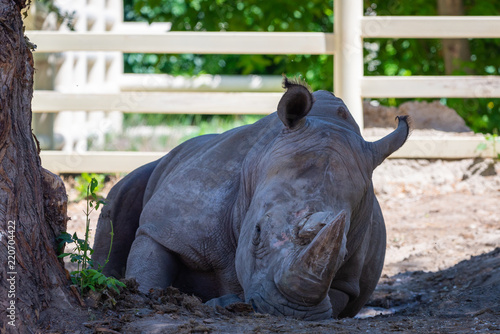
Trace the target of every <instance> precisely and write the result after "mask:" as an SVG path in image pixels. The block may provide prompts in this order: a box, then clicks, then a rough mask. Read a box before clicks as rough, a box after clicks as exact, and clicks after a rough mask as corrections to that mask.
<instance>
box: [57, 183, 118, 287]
mask: <svg viewBox="0 0 500 334" xmlns="http://www.w3.org/2000/svg"><path fill="white" fill-rule="evenodd" d="M98 186H99V182H98V181H97V180H96V179H95V178H91V180H90V182H89V184H88V185H87V189H86V199H87V207H86V210H85V211H84V213H85V216H86V222H85V238H84V239H80V238H79V237H78V236H77V234H76V232H75V233H74V234H73V235H71V234H69V233H67V232H65V233H63V234H61V235H60V236H59V237H58V240H59V241H60V242H59V249H63V248H64V246H65V244H68V245H69V244H74V245H75V247H74V249H73V251H72V252H70V253H63V254H61V255H59V257H60V258H64V257H69V259H70V261H71V262H72V263H76V264H77V270H74V271H72V272H71V273H70V277H71V281H72V282H73V284H75V285H77V286H79V287H80V293H81V294H82V295H83V294H84V293H85V292H86V291H88V290H92V291H103V290H105V289H113V290H114V291H116V292H117V293H119V292H120V291H119V289H118V287H119V286H121V287H125V284H123V283H122V282H120V281H119V280H117V279H116V278H114V277H107V276H106V275H104V274H103V273H102V271H103V270H104V267H105V266H106V264H107V263H108V261H109V256H110V254H111V248H112V247H113V236H114V233H113V223H111V222H110V224H111V233H110V235H111V242H110V245H109V252H108V256H107V258H106V261H105V263H104V265H98V267H97V269H95V266H94V263H93V261H92V259H91V256H92V253H93V252H94V250H93V249H92V248H91V247H90V245H89V234H90V214H91V213H92V212H93V211H94V210H97V209H99V207H100V206H101V205H104V204H105V203H104V201H103V200H102V199H99V198H98V197H97V195H96V190H97V189H98Z"/></svg>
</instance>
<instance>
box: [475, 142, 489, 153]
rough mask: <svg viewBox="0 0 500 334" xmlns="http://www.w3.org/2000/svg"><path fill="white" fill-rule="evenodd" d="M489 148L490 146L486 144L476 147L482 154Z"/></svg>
mask: <svg viewBox="0 0 500 334" xmlns="http://www.w3.org/2000/svg"><path fill="white" fill-rule="evenodd" d="M487 148H488V145H487V144H486V143H479V145H477V147H476V151H477V152H482V151H484V150H486V149H487Z"/></svg>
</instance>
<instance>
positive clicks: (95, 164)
mask: <svg viewBox="0 0 500 334" xmlns="http://www.w3.org/2000/svg"><path fill="white" fill-rule="evenodd" d="M366 139H367V140H368V141H375V140H377V139H379V138H366ZM486 143H487V142H486V140H485V139H484V138H482V137H480V136H474V137H469V136H464V137H462V136H446V135H444V136H442V137H413V138H412V137H410V139H409V140H408V142H406V143H405V145H404V146H403V147H402V148H401V149H400V150H398V151H396V152H395V153H394V154H392V155H391V156H390V158H392V159H394V158H398V159H466V158H477V157H483V158H491V157H493V155H494V153H495V152H494V151H493V148H492V147H491V145H489V146H488V147H487V149H486V150H484V151H482V152H479V151H478V150H477V147H478V145H479V144H486ZM165 154H166V152H92V151H90V152H84V153H66V152H60V151H42V152H41V154H40V157H41V158H42V166H43V167H44V168H46V169H48V170H50V171H52V172H54V173H83V172H93V173H128V172H131V171H132V170H134V169H136V168H137V167H139V166H142V165H145V164H147V163H148V162H151V161H154V160H156V159H159V158H161V157H162V156H164V155H165Z"/></svg>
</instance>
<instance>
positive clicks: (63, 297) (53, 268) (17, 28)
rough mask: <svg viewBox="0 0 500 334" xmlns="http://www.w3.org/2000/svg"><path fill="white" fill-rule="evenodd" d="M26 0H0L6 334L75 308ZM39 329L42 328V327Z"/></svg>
mask: <svg viewBox="0 0 500 334" xmlns="http://www.w3.org/2000/svg"><path fill="white" fill-rule="evenodd" d="M25 6H26V1H25V0H0V259H1V261H0V266H1V267H0V332H2V333H4V332H7V333H16V332H18V333H33V332H38V331H42V332H43V331H44V330H43V329H40V328H39V325H40V323H41V320H43V318H44V316H45V315H46V314H48V313H47V312H45V311H46V310H48V309H49V310H54V309H55V308H57V309H66V310H68V311H70V310H71V309H73V305H74V303H75V302H76V299H75V298H74V296H73V295H72V294H71V292H70V289H69V288H68V280H67V277H66V274H65V270H64V267H63V264H62V261H61V260H60V259H58V258H57V255H56V251H55V247H56V240H55V238H56V236H57V235H59V234H60V233H61V232H62V231H64V230H65V229H66V221H67V220H66V203H67V197H66V192H65V189H64V185H63V183H62V181H61V179H60V178H59V177H58V176H56V175H54V174H52V173H50V172H48V171H46V170H44V169H43V168H42V167H41V164H40V157H39V154H38V152H37V147H36V144H35V141H34V140H33V137H32V130H31V116H32V115H31V98H32V95H33V72H34V69H33V57H32V54H31V51H30V49H29V47H28V45H27V42H26V41H25V38H24V33H23V23H22V20H21V10H22V9H23V8H24V7H25ZM37 328H38V329H37Z"/></svg>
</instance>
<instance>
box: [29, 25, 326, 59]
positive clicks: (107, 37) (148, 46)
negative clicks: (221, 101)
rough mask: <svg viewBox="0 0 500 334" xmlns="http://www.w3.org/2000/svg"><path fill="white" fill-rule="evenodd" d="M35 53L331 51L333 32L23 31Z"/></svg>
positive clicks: (286, 52) (259, 52) (303, 52)
mask: <svg viewBox="0 0 500 334" xmlns="http://www.w3.org/2000/svg"><path fill="white" fill-rule="evenodd" d="M26 35H27V36H28V37H29V39H30V41H31V42H32V43H34V44H36V45H37V49H36V52H64V51H121V52H126V53H127V52H129V53H132V52H139V53H197V54H333V52H334V45H333V44H334V35H333V34H332V33H319V32H165V33H157V32H156V33H146V34H142V33H126V34H124V33H113V32H106V33H98V32H85V33H79V32H60V31H40V30H36V31H35V30H31V31H26Z"/></svg>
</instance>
